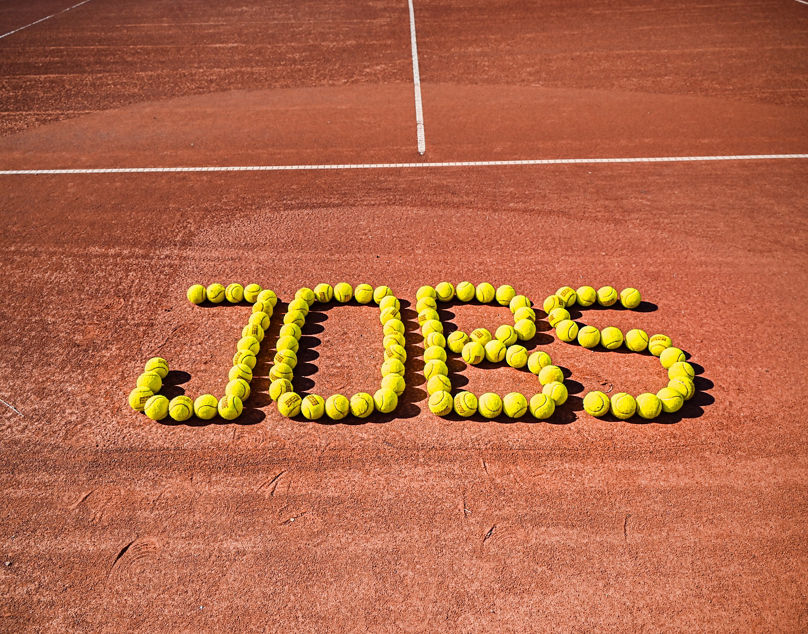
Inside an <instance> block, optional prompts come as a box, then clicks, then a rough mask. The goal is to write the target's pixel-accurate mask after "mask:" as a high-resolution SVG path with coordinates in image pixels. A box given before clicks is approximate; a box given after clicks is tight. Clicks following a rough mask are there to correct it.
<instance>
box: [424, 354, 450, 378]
mask: <svg viewBox="0 0 808 634" xmlns="http://www.w3.org/2000/svg"><path fill="white" fill-rule="evenodd" d="M437 374H443V375H446V376H448V375H449V367H448V366H447V365H446V362H444V361H441V360H440V359H432V360H431V361H427V362H426V363H425V364H424V378H425V379H426V380H427V381H428V380H429V379H431V378H432V377H433V376H435V375H437Z"/></svg>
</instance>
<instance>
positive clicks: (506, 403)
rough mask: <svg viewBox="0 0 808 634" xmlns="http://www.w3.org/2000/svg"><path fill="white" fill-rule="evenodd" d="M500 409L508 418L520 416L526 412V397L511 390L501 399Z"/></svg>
mask: <svg viewBox="0 0 808 634" xmlns="http://www.w3.org/2000/svg"><path fill="white" fill-rule="evenodd" d="M502 410H503V411H504V412H505V415H506V416H507V417H508V418H521V417H522V416H524V415H525V414H526V413H527V399H526V398H525V397H524V395H523V394H520V393H519V392H511V393H509V394H506V395H505V398H503V399H502Z"/></svg>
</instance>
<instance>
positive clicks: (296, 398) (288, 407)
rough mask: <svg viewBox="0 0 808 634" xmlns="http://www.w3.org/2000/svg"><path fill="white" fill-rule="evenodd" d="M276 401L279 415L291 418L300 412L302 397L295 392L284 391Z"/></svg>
mask: <svg viewBox="0 0 808 634" xmlns="http://www.w3.org/2000/svg"><path fill="white" fill-rule="evenodd" d="M276 403H277V405H278V413H279V414H280V415H281V416H286V417H287V418H292V417H293V416H297V415H298V414H299V413H300V405H301V404H302V403H303V399H302V398H301V396H300V394H298V393H297V392H284V393H283V394H281V395H280V396H279V397H278V400H277V401H276Z"/></svg>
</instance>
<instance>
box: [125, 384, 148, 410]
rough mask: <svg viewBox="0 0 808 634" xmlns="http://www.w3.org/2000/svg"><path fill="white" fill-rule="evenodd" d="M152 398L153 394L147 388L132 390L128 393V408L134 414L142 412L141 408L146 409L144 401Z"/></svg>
mask: <svg viewBox="0 0 808 634" xmlns="http://www.w3.org/2000/svg"><path fill="white" fill-rule="evenodd" d="M152 396H154V392H152V391H151V390H150V389H149V388H147V387H136V388H135V389H134V390H132V391H131V392H129V407H131V408H132V409H133V410H135V411H136V412H142V411H143V408H144V407H146V401H148V400H149V399H150V398H151V397H152Z"/></svg>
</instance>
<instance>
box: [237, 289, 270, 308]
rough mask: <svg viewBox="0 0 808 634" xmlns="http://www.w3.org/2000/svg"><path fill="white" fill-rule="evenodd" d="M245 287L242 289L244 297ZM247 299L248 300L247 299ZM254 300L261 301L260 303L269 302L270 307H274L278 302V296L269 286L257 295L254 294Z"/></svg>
mask: <svg viewBox="0 0 808 634" xmlns="http://www.w3.org/2000/svg"><path fill="white" fill-rule="evenodd" d="M246 292H247V289H246V288H245V289H244V293H245V297H244V299H247V297H246ZM248 301H249V300H248ZM255 302H256V303H257V302H261V303H262V304H269V305H270V306H272V308H275V304H277V303H278V296H277V295H276V294H275V291H273V290H272V289H269V288H265V289H264V290H262V291H259V292H258V295H256V296H255Z"/></svg>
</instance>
